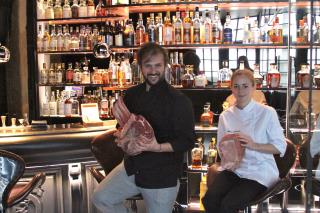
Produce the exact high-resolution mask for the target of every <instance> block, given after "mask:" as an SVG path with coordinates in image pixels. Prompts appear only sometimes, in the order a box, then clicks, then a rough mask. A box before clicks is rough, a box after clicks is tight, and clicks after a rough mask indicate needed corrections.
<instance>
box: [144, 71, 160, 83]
mask: <svg viewBox="0 0 320 213" xmlns="http://www.w3.org/2000/svg"><path fill="white" fill-rule="evenodd" d="M149 75H150V76H152V75H154V74H149ZM155 75H157V76H158V77H159V80H158V81H157V82H156V83H153V82H151V81H149V79H148V75H147V76H145V75H143V78H144V80H145V82H146V83H147V84H149V85H150V86H153V85H155V84H158V83H159V82H161V81H163V80H164V74H163V75H161V74H160V73H156V74H155Z"/></svg>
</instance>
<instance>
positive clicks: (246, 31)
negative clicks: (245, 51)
mask: <svg viewBox="0 0 320 213" xmlns="http://www.w3.org/2000/svg"><path fill="white" fill-rule="evenodd" d="M250 28H251V26H250V19H249V16H245V18H244V21H243V38H242V43H243V44H250V43H251V31H250Z"/></svg>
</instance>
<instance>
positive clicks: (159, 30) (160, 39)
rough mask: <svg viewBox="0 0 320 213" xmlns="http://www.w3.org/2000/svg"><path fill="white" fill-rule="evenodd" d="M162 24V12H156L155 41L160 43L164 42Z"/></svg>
mask: <svg viewBox="0 0 320 213" xmlns="http://www.w3.org/2000/svg"><path fill="white" fill-rule="evenodd" d="M163 35H164V25H163V23H162V13H158V23H157V26H156V42H157V43H158V44H160V45H163V44H164V38H163Z"/></svg>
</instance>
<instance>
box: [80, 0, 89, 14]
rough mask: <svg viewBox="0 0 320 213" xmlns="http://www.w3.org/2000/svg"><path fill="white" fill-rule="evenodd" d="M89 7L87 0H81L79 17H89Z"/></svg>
mask: <svg viewBox="0 0 320 213" xmlns="http://www.w3.org/2000/svg"><path fill="white" fill-rule="evenodd" d="M87 12H88V9H87V3H86V0H80V4H79V17H87V16H88V13H87Z"/></svg>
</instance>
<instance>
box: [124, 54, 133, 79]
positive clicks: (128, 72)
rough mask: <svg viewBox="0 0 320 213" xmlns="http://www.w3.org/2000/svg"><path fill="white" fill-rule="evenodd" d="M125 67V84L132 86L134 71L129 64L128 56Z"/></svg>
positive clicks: (125, 59)
mask: <svg viewBox="0 0 320 213" xmlns="http://www.w3.org/2000/svg"><path fill="white" fill-rule="evenodd" d="M124 66H125V68H126V69H125V82H126V85H132V70H131V66H130V62H129V56H128V54H127V55H126V56H125V58H124Z"/></svg>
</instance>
